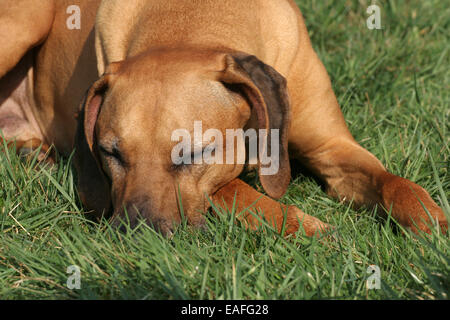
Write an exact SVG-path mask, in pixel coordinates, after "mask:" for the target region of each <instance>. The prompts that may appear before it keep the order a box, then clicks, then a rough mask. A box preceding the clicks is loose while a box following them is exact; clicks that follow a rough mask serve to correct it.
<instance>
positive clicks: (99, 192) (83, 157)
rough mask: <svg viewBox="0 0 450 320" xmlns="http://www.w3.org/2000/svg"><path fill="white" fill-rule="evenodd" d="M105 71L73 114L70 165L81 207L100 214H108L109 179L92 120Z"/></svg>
mask: <svg viewBox="0 0 450 320" xmlns="http://www.w3.org/2000/svg"><path fill="white" fill-rule="evenodd" d="M109 81H110V73H109V72H108V71H107V73H105V74H104V75H103V76H102V77H101V78H100V79H99V80H97V81H96V82H95V83H94V84H93V85H92V86H91V87H90V89H89V90H88V92H87V94H86V96H85V97H84V99H83V102H82V103H81V106H80V111H79V113H78V116H77V118H78V119H77V120H78V125H77V130H76V133H75V142H74V145H75V148H76V150H75V155H74V165H75V169H76V171H77V176H78V193H79V195H80V198H81V201H82V202H83V205H84V207H85V209H87V210H89V211H93V214H94V215H95V216H97V217H100V216H101V215H102V214H108V213H109V211H110V209H111V208H112V205H111V194H110V189H111V186H110V182H109V180H108V178H107V177H106V176H105V174H104V173H103V170H102V169H101V163H100V161H99V158H98V153H97V148H96V142H95V124H96V122H97V118H98V115H99V113H100V107H101V105H102V103H103V99H104V94H105V92H106V91H107V89H108V85H109Z"/></svg>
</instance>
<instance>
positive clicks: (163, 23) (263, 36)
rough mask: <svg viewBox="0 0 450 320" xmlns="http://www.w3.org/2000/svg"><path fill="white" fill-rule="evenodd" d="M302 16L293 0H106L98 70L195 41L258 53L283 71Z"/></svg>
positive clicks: (291, 55) (102, 9)
mask: <svg viewBox="0 0 450 320" xmlns="http://www.w3.org/2000/svg"><path fill="white" fill-rule="evenodd" d="M174 13H176V14H174ZM301 20H302V18H301V15H300V11H299V9H298V7H297V6H296V5H295V3H294V2H293V1H290V0H271V1H267V0H246V1H242V0H229V1H217V0H199V1H179V0H153V1H147V0H136V1H132V3H130V4H129V5H127V6H126V7H124V6H123V1H122V0H108V1H103V2H102V4H101V5H100V8H99V10H98V14H97V21H96V40H97V41H96V51H97V59H98V63H99V65H98V69H99V73H100V74H101V73H103V72H104V70H105V67H106V66H107V65H108V64H109V63H110V62H114V61H120V60H124V59H125V58H126V57H129V56H133V55H137V54H139V53H141V52H143V51H145V50H148V49H150V48H152V47H159V46H183V47H186V46H194V47H197V48H198V47H204V48H228V49H234V50H237V51H242V52H247V53H249V54H254V55H257V56H258V57H259V58H260V59H262V60H263V61H265V62H267V63H270V64H271V65H272V66H274V67H275V68H276V69H277V70H279V71H280V72H281V73H282V74H283V73H286V72H287V70H288V67H289V66H288V64H289V63H288V62H289V61H291V60H292V59H293V58H294V56H295V54H296V52H297V48H298V43H299V37H300V34H299V24H300V23H302V21H301ZM236 21H239V23H236ZM255 34H257V35H258V36H255ZM280 56H283V57H282V58H281V57H280Z"/></svg>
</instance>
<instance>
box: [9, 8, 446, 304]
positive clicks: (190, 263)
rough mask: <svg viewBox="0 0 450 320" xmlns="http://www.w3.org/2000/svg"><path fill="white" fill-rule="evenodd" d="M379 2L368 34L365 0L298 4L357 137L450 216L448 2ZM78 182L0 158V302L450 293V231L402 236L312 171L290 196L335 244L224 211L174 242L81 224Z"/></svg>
mask: <svg viewBox="0 0 450 320" xmlns="http://www.w3.org/2000/svg"><path fill="white" fill-rule="evenodd" d="M299 2H300V1H299ZM378 3H379V4H380V6H381V8H382V26H383V29H382V30H368V29H367V28H366V26H365V21H366V18H367V14H366V12H365V11H366V8H367V7H368V5H369V1H362V0H361V1H356V0H354V1H331V0H330V1H323V0H317V1H301V3H300V7H301V9H302V11H303V14H304V16H305V18H306V21H307V25H308V27H309V31H310V35H311V37H312V41H313V44H314V47H315V49H316V50H317V51H318V54H319V55H320V57H321V59H322V61H323V62H324V64H325V66H326V68H327V70H328V71H329V73H330V76H331V78H332V81H333V85H334V89H335V92H336V95H337V96H338V99H339V102H340V103H341V106H342V109H343V112H344V113H345V116H346V120H347V123H348V125H349V127H350V130H351V131H352V133H353V134H354V136H355V137H356V139H357V140H358V141H359V142H360V143H361V144H362V145H363V146H364V147H365V148H367V149H368V150H370V151H371V152H372V153H374V154H375V155H376V156H377V157H378V158H379V159H381V161H382V162H383V163H384V164H385V165H386V166H387V168H388V169H389V170H390V171H392V172H393V173H395V174H398V175H401V176H404V177H407V178H409V179H410V180H412V181H414V182H416V183H418V184H420V185H422V186H423V187H425V188H426V189H427V190H428V191H429V192H430V194H431V195H432V197H433V198H434V199H435V200H436V201H437V203H438V204H440V205H441V207H443V208H444V210H445V211H446V213H447V215H448V214H449V213H450V207H449V205H448V200H447V199H448V198H449V193H450V188H449V186H450V178H449V163H450V162H449V154H450V153H449V133H448V130H449V121H448V120H449V119H448V118H449V93H450V90H449V77H450V75H449V72H448V66H449V65H450V63H449V62H450V61H449V43H450V41H449V34H450V32H449V31H450V28H449V23H450V11H449V10H450V9H449V8H448V6H446V5H445V3H444V1H439V0H429V1H420V0H414V1H413V0H411V1H401V2H400V1H378ZM74 179H75V178H74V171H73V169H72V167H71V165H70V159H63V160H62V161H61V162H60V163H59V164H58V166H56V167H55V168H53V169H52V170H50V169H45V168H41V167H40V166H38V165H37V163H36V161H35V160H33V159H30V158H29V159H19V158H18V157H17V156H15V155H14V153H13V152H11V151H10V152H8V151H6V152H0V298H2V299H20V298H24V299H36V298H38V299H55V298H76V299H91V298H101V299H103V298H124V299H242V298H243V299H322V298H337V299H391V298H392V299H448V298H449V297H448V293H449V291H450V258H449V252H450V244H449V239H448V235H442V234H439V233H436V232H435V233H434V234H433V235H432V236H431V237H430V238H429V239H428V240H423V239H420V238H415V237H413V236H411V235H409V234H402V232H398V229H399V228H398V227H396V226H395V225H393V224H392V223H391V222H389V221H382V220H380V219H378V218H377V217H376V216H375V215H374V214H373V212H371V211H369V210H364V209H361V210H353V209H351V208H350V207H349V206H348V205H346V204H343V203H337V202H335V201H334V200H332V199H330V198H329V197H328V196H327V195H326V194H325V193H324V192H323V191H322V189H321V188H320V186H319V185H317V183H316V182H315V181H314V180H312V179H311V178H309V177H305V176H300V177H298V178H296V179H295V180H294V181H293V182H292V184H291V186H290V188H289V190H288V192H287V194H286V196H285V197H284V198H283V199H282V201H283V202H284V203H288V204H294V205H297V206H298V207H299V208H301V209H303V210H304V211H305V212H308V213H310V214H312V215H314V216H316V217H318V218H320V219H322V220H323V221H326V222H328V223H330V224H332V225H334V226H337V230H338V233H339V237H338V238H337V240H336V241H322V242H320V241H317V240H316V239H311V238H306V237H298V238H296V239H294V238H288V239H283V238H281V237H280V236H278V235H277V234H275V233H274V232H272V231H271V230H268V229H267V230H265V232H264V233H256V232H251V231H246V230H245V229H244V228H242V227H241V226H239V225H235V224H234V223H233V221H232V220H231V218H230V217H231V216H230V215H229V214H227V213H220V214H219V217H217V218H216V217H209V218H208V230H207V231H205V232H200V231H196V230H192V229H191V228H189V227H185V226H184V227H180V228H179V229H178V230H177V232H176V233H175V235H174V237H173V238H172V239H171V240H167V239H165V238H162V237H161V236H160V235H159V234H157V233H155V232H154V231H153V230H152V229H151V228H148V227H147V226H144V225H142V226H141V227H139V228H138V229H137V230H135V231H130V232H128V233H126V234H124V233H120V232H117V231H116V230H114V229H111V228H110V227H109V225H108V223H107V222H105V221H104V222H102V223H94V222H91V221H89V220H87V219H86V218H85V217H84V216H83V214H82V210H81V205H80V201H79V199H78V198H77V194H76V189H75V187H74ZM248 179H249V180H252V178H251V177H248ZM219 211H220V210H219ZM370 264H376V265H378V266H379V267H380V269H381V289H380V290H367V288H366V284H365V280H366V279H367V277H368V276H369V275H368V274H367V273H366V270H367V268H368V266H369V265H370ZM70 265H78V266H79V267H80V268H81V286H82V287H81V289H80V290H69V289H68V288H67V287H66V280H67V277H68V274H66V269H67V267H68V266H70Z"/></svg>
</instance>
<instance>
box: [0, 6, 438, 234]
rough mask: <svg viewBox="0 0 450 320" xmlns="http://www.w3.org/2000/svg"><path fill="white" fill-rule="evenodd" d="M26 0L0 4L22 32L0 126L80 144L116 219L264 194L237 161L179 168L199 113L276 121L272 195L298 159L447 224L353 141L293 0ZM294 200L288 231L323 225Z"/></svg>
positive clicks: (332, 184) (335, 192)
mask: <svg viewBox="0 0 450 320" xmlns="http://www.w3.org/2000/svg"><path fill="white" fill-rule="evenodd" d="M29 1H30V0H21V1H14V0H0V4H1V5H2V6H3V5H9V6H10V8H11V9H10V11H9V12H7V13H0V35H2V33H6V31H5V30H7V29H8V30H11V29H13V30H14V32H11V31H9V34H13V35H19V34H20V35H22V38H21V41H15V40H14V39H11V38H9V39H10V41H9V43H8V42H7V44H6V45H5V46H4V48H0V78H1V79H0V129H2V130H3V133H4V135H5V137H6V139H7V140H9V139H17V141H19V143H27V142H28V141H33V143H32V144H35V143H36V141H41V142H43V143H45V144H54V145H55V146H56V147H57V149H58V150H59V151H61V152H63V153H70V152H71V150H72V149H73V144H72V143H73V141H74V140H75V146H76V147H77V155H76V163H75V164H76V167H77V171H78V175H79V179H80V182H79V189H80V194H81V196H82V200H83V202H84V204H85V205H86V207H87V208H88V209H93V210H95V211H96V212H98V213H101V212H102V211H103V210H109V209H113V210H114V213H115V214H116V215H121V214H123V211H122V207H123V206H125V207H126V208H127V209H128V211H133V209H134V208H136V209H138V210H137V211H139V212H140V213H142V214H143V216H144V218H146V219H147V220H148V221H149V222H152V223H153V224H155V225H156V226H157V227H158V228H159V229H161V230H162V231H164V232H170V230H171V228H172V223H173V222H178V221H179V220H180V212H179V209H180V208H179V203H180V198H179V197H180V196H181V202H182V203H183V209H184V210H185V211H186V212H185V213H186V215H187V218H188V220H189V222H191V223H192V224H194V225H201V224H202V222H203V215H202V214H201V212H204V211H205V209H206V208H207V207H208V206H209V204H208V202H207V201H206V198H205V195H208V196H212V197H213V199H214V201H216V202H217V203H220V202H221V201H222V199H223V200H225V202H226V203H227V205H228V206H230V207H231V205H232V204H233V201H234V197H235V195H236V192H237V195H236V197H237V204H238V210H239V209H244V208H246V207H247V206H248V205H250V204H251V203H252V202H254V201H256V200H257V198H258V196H260V194H259V193H257V192H256V191H254V190H251V189H250V188H249V187H248V186H247V185H245V184H244V183H243V182H241V181H240V180H238V179H236V178H237V177H238V175H239V174H240V173H241V172H242V170H243V166H242V165H238V164H235V165H229V164H227V165H214V166H203V167H202V166H193V167H189V168H188V169H186V168H184V169H182V170H181V169H180V168H176V169H174V168H173V166H172V163H171V162H170V151H171V150H172V148H173V142H171V133H172V132H173V131H174V130H176V129H178V128H187V129H188V130H191V129H192V127H193V124H194V121H197V120H201V121H202V122H203V124H204V126H205V128H204V130H206V129H208V128H216V129H218V130H220V131H222V132H225V130H226V129H227V128H262V127H264V128H266V129H268V128H276V129H280V132H281V133H280V145H281V150H280V170H279V172H278V173H277V174H276V175H274V176H260V179H261V183H262V185H263V187H264V189H265V190H266V192H267V193H268V194H269V195H270V196H272V197H274V198H278V197H280V196H281V195H282V194H283V193H284V191H285V189H286V187H287V184H288V183H289V178H290V169H289V157H290V158H293V159H297V160H299V161H301V162H302V163H303V164H304V165H305V166H306V167H307V168H309V169H310V170H311V171H312V172H313V173H314V174H316V175H317V176H318V177H319V178H320V179H322V180H323V181H324V182H325V184H326V186H327V191H328V193H329V194H330V195H332V196H334V197H337V198H340V199H344V198H345V199H346V200H348V201H350V200H353V202H354V203H356V204H357V205H376V204H378V205H381V206H383V207H385V208H386V209H392V215H393V217H394V218H396V219H397V220H398V221H399V222H400V223H401V224H403V225H404V226H406V227H410V228H411V229H412V230H414V231H417V229H420V230H423V231H429V228H428V226H427V223H430V221H429V218H428V216H427V214H426V212H425V210H424V209H423V207H422V204H421V202H422V203H423V205H425V206H426V207H427V209H428V210H429V211H430V213H431V216H432V217H433V219H435V220H437V221H438V223H440V225H441V226H442V227H446V226H447V221H446V218H445V216H444V214H443V212H442V210H441V209H440V208H439V207H438V206H437V205H436V204H435V203H434V201H433V200H432V199H431V198H430V196H429V195H428V193H427V192H426V191H425V190H424V189H422V188H421V187H419V186H417V185H416V184H414V183H412V182H410V181H408V180H406V179H403V178H400V177H397V176H395V175H392V174H390V173H388V172H386V170H385V169H384V167H383V166H382V164H381V163H380V162H379V161H378V160H377V159H376V158H375V157H374V156H373V155H372V154H370V153H369V152H368V151H366V150H364V149H363V148H362V147H360V146H359V145H358V144H357V143H356V142H355V141H354V139H353V138H352V136H351V134H350V132H349V130H348V129H347V127H346V124H345V121H344V119H343V116H342V113H341V111H340V108H339V105H338V103H337V100H336V98H335V96H334V93H333V91H332V88H331V83H330V80H329V77H328V75H327V73H326V71H325V69H324V67H323V65H322V63H321V62H320V61H319V59H318V58H317V56H316V54H315V52H314V50H313V49H312V46H311V43H310V40H309V37H308V33H307V30H306V27H305V24H304V22H303V18H302V16H301V13H300V11H299V10H298V8H297V6H296V5H295V3H294V2H293V1H291V0H273V1H266V0H247V1H241V0H229V1H217V0H200V1H191V2H190V1H177V0H164V1H161V0H152V1H148V0H134V1H127V2H126V5H124V4H123V1H122V0H108V1H103V2H101V1H99V0H86V1H73V0H58V1H52V0H45V1H43V4H42V5H39V8H35V7H32V8H30V7H29V6H28V2H29ZM77 2H78V3H77ZM100 2H101V3H100ZM73 4H76V5H78V6H79V7H80V9H81V22H82V25H81V29H80V30H70V29H69V28H67V26H66V21H67V19H68V17H69V14H67V12H66V9H67V8H68V7H69V6H70V5H73ZM27 10H32V11H33V21H32V22H30V21H27V19H26V17H27V15H26V14H24V12H26V11H27ZM11 16H16V17H19V16H21V18H20V19H16V20H11V19H8V17H11ZM49 20H51V21H52V22H51V23H49ZM35 24H37V25H38V26H39V27H34V29H33V28H31V25H35ZM94 25H95V28H94ZM24 33H26V34H27V36H26V37H24V36H23V34H24ZM38 44H40V47H39V48H38V49H34V50H32V51H30V48H32V47H35V46H36V45H38ZM2 50H3V51H2ZM27 52H29V53H28V54H27V55H26V53H27ZM24 56H25V57H24ZM256 57H257V58H256ZM28 67H30V68H31V69H29V70H31V71H28V75H27V76H25V74H26V72H27V70H28ZM99 76H100V79H99ZM2 77H3V78H2ZM284 78H285V79H286V80H287V87H286V83H285V80H284ZM98 79H99V80H98ZM94 81H96V82H95V83H94V85H93V86H91V87H90V85H91V84H92V83H93V82H94ZM89 87H90V89H89ZM87 89H89V92H88V94H87V95H86V96H85V99H84V102H83V104H82V105H83V108H82V109H81V112H80V115H79V120H78V121H79V123H78V124H77V122H76V120H75V118H74V114H75V113H76V112H77V111H78V109H79V103H80V101H81V99H82V97H83V95H84V92H85V91H86V90H87ZM77 128H78V130H77ZM119 151H120V152H119ZM288 151H289V157H288V156H287V155H288ZM260 167H261V165H260ZM185 169H186V170H185ZM260 169H261V168H260ZM155 186H157V187H155ZM418 199H420V201H419V200H418ZM259 203H260V206H261V208H263V210H265V212H266V217H267V216H269V220H272V221H273V222H274V223H276V224H277V226H278V227H279V228H280V227H281V224H282V222H283V210H282V209H280V207H279V205H277V203H276V202H275V201H274V200H271V199H270V198H268V197H265V198H264V199H262V200H261V201H260V202H259ZM111 205H112V208H111ZM288 209H289V210H288V217H287V218H288V221H287V225H288V231H289V232H290V233H292V232H295V231H296V229H298V221H296V220H297V218H300V219H301V220H303V221H304V228H305V230H306V231H307V234H314V233H315V232H316V231H318V230H320V229H323V228H325V227H326V225H325V224H323V223H321V222H320V221H318V220H316V219H314V218H312V217H310V216H308V215H305V214H304V213H302V212H301V211H300V210H298V209H296V208H293V207H290V208H288ZM132 215H133V214H132ZM136 215H137V214H134V216H136ZM247 220H252V218H251V217H248V219H247ZM250 224H251V225H252V226H255V225H257V224H258V223H257V222H256V221H250Z"/></svg>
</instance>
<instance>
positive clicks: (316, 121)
mask: <svg viewBox="0 0 450 320" xmlns="http://www.w3.org/2000/svg"><path fill="white" fill-rule="evenodd" d="M310 50H311V52H310V57H309V59H308V63H307V65H306V66H305V65H303V67H300V65H301V63H302V61H303V63H305V62H304V61H305V60H301V59H298V61H297V64H296V65H294V68H293V69H292V72H291V74H290V76H289V78H288V83H289V86H290V87H289V91H290V95H291V99H292V126H291V129H290V133H289V149H290V156H291V157H294V158H296V159H298V160H300V161H301V162H302V163H303V164H304V165H306V166H307V167H308V168H309V169H310V170H311V171H312V172H313V173H315V174H316V175H317V176H318V177H319V178H321V179H322V180H323V181H324V182H325V183H326V186H327V192H328V193H329V194H330V195H331V196H333V197H336V198H339V199H345V200H347V201H351V200H353V201H354V203H355V204H356V205H369V206H373V205H376V204H378V205H381V206H382V207H384V208H385V209H386V210H390V209H392V217H393V218H394V219H396V220H397V221H398V222H399V223H401V224H402V225H403V226H405V227H408V228H410V229H411V230H412V231H414V232H417V231H418V230H417V229H419V230H422V231H425V232H430V229H429V227H428V226H427V224H428V225H429V224H430V222H431V221H430V219H429V218H428V214H427V213H426V211H425V210H424V209H423V206H422V204H423V205H424V206H425V207H426V208H427V209H428V211H429V213H430V214H431V217H432V218H433V220H434V221H437V222H438V223H439V224H440V226H441V227H442V228H443V229H446V228H447V220H446V217H445V215H444V213H443V211H442V209H441V208H439V206H438V205H437V204H436V203H435V202H434V201H433V200H432V199H431V197H430V195H429V194H428V193H427V192H426V191H425V190H424V189H423V188H421V187H420V186H418V185H417V184H415V183H413V182H411V181H409V180H406V179H403V178H401V177H398V176H395V175H393V174H391V173H389V172H387V171H386V169H385V168H384V166H383V165H382V164H381V163H380V161H379V160H377V159H376V158H375V156H374V155H372V154H371V153H370V152H368V151H367V150H365V149H363V148H362V147H361V146H360V145H359V144H358V143H356V141H355V140H354V139H353V137H352V135H351V134H350V132H349V130H348V128H347V126H346V124H345V121H344V118H343V115H342V113H341V110H340V108H339V105H338V102H337V100H336V97H335V95H334V93H333V91H332V88H331V82H330V79H329V77H328V74H327V72H326V71H325V68H324V66H323V65H322V63H321V62H320V61H319V59H318V58H317V56H316V55H315V53H314V52H313V51H312V48H311V49H310Z"/></svg>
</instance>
